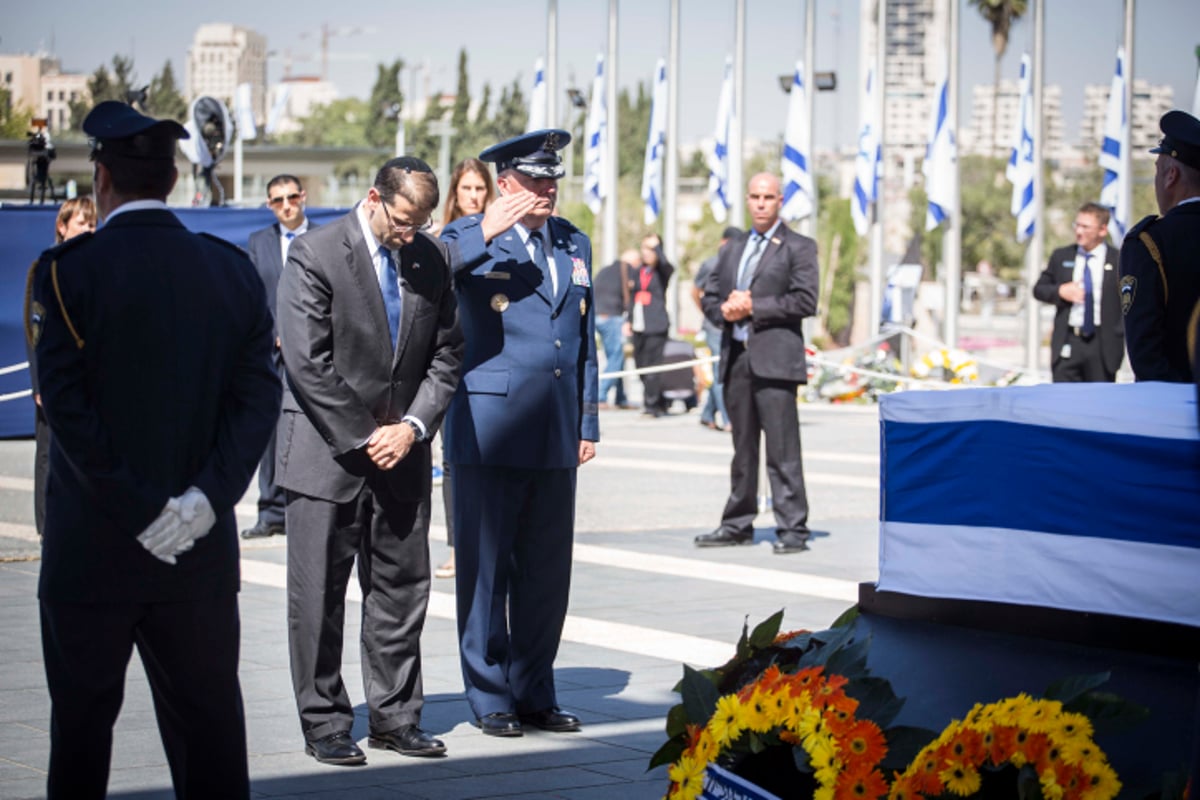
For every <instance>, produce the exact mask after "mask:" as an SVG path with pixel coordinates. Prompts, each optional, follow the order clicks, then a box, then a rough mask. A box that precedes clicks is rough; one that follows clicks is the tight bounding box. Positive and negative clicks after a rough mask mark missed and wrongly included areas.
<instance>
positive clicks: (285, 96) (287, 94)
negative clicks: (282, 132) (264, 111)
mask: <svg viewBox="0 0 1200 800" xmlns="http://www.w3.org/2000/svg"><path fill="white" fill-rule="evenodd" d="M291 96H292V87H291V86H289V85H288V84H286V83H280V84H276V86H275V103H274V104H273V105H272V106H271V112H270V113H269V114H268V115H267V135H268V136H273V135H275V134H276V133H278V132H279V126H280V125H281V124H282V123H283V117H284V115H285V114H286V113H287V107H288V100H289V99H290V98H291Z"/></svg>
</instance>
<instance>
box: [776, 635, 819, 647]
mask: <svg viewBox="0 0 1200 800" xmlns="http://www.w3.org/2000/svg"><path fill="white" fill-rule="evenodd" d="M812 643H813V638H812V634H811V633H801V634H799V635H797V636H793V637H792V638H791V639H788V640H787V641H786V642H784V643H783V644H781V645H779V649H780V650H808V648H809V647H811V646H812Z"/></svg>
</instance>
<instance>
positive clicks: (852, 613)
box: [829, 605, 859, 628]
mask: <svg viewBox="0 0 1200 800" xmlns="http://www.w3.org/2000/svg"><path fill="white" fill-rule="evenodd" d="M858 615H859V609H858V606H857V605H853V606H850V607H849V608H847V609H846V610H845V611H843V612H842V614H841V616H839V617H838V618H837V619H835V620H834V621H833V624H832V625H830V626H829V627H831V628H844V627H846V626H847V625H853V624H854V621H855V620H857V619H858Z"/></svg>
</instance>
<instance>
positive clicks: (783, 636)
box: [772, 630, 808, 644]
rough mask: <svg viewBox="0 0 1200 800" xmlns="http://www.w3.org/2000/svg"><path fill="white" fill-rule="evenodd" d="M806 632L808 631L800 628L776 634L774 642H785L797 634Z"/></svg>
mask: <svg viewBox="0 0 1200 800" xmlns="http://www.w3.org/2000/svg"><path fill="white" fill-rule="evenodd" d="M804 633H808V631H805V630H799V631H789V632H788V633H780V634H776V636H775V641H774V642H773V643H772V644H783V643H784V642H789V641H791V640H792V639H795V638H796V637H797V636H800V635H801V634H804Z"/></svg>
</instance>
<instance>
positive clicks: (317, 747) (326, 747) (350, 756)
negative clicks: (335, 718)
mask: <svg viewBox="0 0 1200 800" xmlns="http://www.w3.org/2000/svg"><path fill="white" fill-rule="evenodd" d="M304 752H306V753H308V754H309V755H310V756H312V757H313V758H315V759H316V760H317V761H320V762H321V763H322V764H337V765H339V766H352V765H354V764H365V763H367V757H366V755H365V754H364V753H363V751H362V750H359V749H358V745H356V744H355V743H354V740H353V739H351V738H350V734H349V733H348V732H346V731H338V732H337V733H331V734H329V735H328V736H326V737H324V738H321V739H314V740H313V741H310V742H305V743H304Z"/></svg>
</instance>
